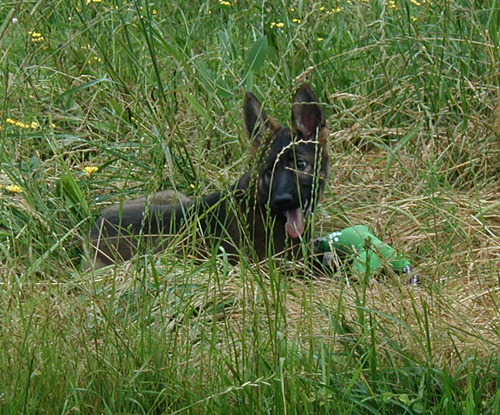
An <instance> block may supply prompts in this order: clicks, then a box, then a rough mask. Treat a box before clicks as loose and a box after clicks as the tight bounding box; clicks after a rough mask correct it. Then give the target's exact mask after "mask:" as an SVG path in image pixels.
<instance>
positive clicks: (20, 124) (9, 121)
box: [5, 118, 40, 130]
mask: <svg viewBox="0 0 500 415" xmlns="http://www.w3.org/2000/svg"><path fill="white" fill-rule="evenodd" d="M5 122H6V123H7V124H12V125H15V126H16V127H19V128H24V129H25V130H27V129H30V128H31V129H32V130H36V129H38V128H40V124H38V123H37V122H36V121H32V122H30V123H25V122H23V121H18V120H14V119H12V118H7V119H6V120H5Z"/></svg>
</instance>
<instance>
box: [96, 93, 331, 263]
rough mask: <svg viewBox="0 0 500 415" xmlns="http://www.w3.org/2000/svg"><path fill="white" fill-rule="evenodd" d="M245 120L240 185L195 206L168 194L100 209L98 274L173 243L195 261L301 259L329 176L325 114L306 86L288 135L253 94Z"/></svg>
mask: <svg viewBox="0 0 500 415" xmlns="http://www.w3.org/2000/svg"><path fill="white" fill-rule="evenodd" d="M243 116H244V125H245V129H246V132H247V134H248V136H249V137H250V138H251V139H252V140H253V141H252V149H251V150H252V151H251V153H252V162H251V165H250V168H249V169H248V170H247V172H246V173H245V174H244V175H243V176H242V177H241V178H240V179H239V180H238V182H237V183H236V184H235V185H234V186H232V187H230V188H229V189H226V190H224V191H219V192H215V193H211V194H208V195H205V196H202V197H199V198H195V199H193V200H191V199H189V198H187V197H185V196H184V195H182V194H178V193H176V192H173V191H169V190H167V191H163V192H159V193H156V194H153V195H151V196H150V197H148V198H140V199H135V200H131V201H128V202H123V203H120V204H117V205H114V206H111V207H109V208H107V209H105V210H104V212H103V213H102V216H101V217H100V218H99V219H98V220H97V222H96V225H95V226H94V227H93V228H92V230H91V245H92V247H93V248H94V263H95V266H96V267H97V268H99V267H102V266H106V265H110V264H113V263H118V262H122V261H126V260H129V259H131V258H132V257H133V256H134V255H135V254H137V253H145V252H151V250H152V251H154V252H160V251H162V250H164V249H166V248H167V247H168V246H170V245H172V244H176V249H179V248H178V246H182V247H183V248H181V249H188V248H189V249H193V247H194V252H195V255H196V256H198V257H201V256H204V255H210V253H211V252H214V251H218V252H220V251H221V250H222V251H224V252H225V254H226V255H228V257H229V259H230V260H231V262H233V263H234V262H237V261H238V258H239V256H240V255H245V256H247V257H249V258H250V259H251V260H254V261H262V260H264V259H266V258H269V257H272V256H274V255H277V254H283V253H285V252H286V253H287V255H290V254H291V255H296V256H301V251H302V249H301V242H302V243H308V241H309V239H310V232H311V230H310V229H309V228H310V226H309V224H308V219H309V215H310V214H311V212H313V211H314V209H315V207H316V205H317V203H318V201H319V198H320V196H321V194H322V193H323V189H324V187H325V183H326V180H327V177H328V150H327V138H328V130H327V127H326V122H325V117H324V115H323V110H322V108H321V106H320V104H319V102H318V100H317V98H316V96H315V95H314V93H313V91H312V89H311V88H310V87H309V86H308V85H307V84H304V85H302V86H301V87H300V88H299V89H298V90H297V91H296V93H295V96H294V99H293V104H292V117H291V118H292V128H291V129H290V128H288V127H285V126H282V125H280V124H279V123H278V122H277V121H276V120H275V119H273V118H272V117H269V116H268V115H267V114H266V113H265V112H264V111H263V109H262V106H261V103H260V102H259V100H258V99H257V98H256V97H255V95H254V94H252V93H250V92H247V93H246V95H245V100H244V104H243ZM195 228H196V230H195ZM183 230H186V232H182V231H183ZM182 235H189V236H188V238H187V240H186V238H183V237H182Z"/></svg>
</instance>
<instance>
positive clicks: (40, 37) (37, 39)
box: [28, 32, 45, 43]
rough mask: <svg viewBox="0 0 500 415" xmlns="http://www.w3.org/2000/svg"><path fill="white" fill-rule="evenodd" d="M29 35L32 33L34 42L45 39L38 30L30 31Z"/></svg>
mask: <svg viewBox="0 0 500 415" xmlns="http://www.w3.org/2000/svg"><path fill="white" fill-rule="evenodd" d="M28 34H29V35H31V41H32V42H35V43H36V42H43V41H44V40H45V37H44V36H43V35H42V34H41V33H38V32H28Z"/></svg>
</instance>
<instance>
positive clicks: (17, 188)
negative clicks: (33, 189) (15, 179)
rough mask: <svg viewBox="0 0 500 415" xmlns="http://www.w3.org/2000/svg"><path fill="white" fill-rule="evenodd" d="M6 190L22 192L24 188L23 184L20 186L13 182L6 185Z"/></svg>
mask: <svg viewBox="0 0 500 415" xmlns="http://www.w3.org/2000/svg"><path fill="white" fill-rule="evenodd" d="M5 190H7V191H8V192H10V193H22V192H23V188H22V187H21V186H18V185H17V184H11V185H9V186H5Z"/></svg>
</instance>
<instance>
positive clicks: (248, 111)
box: [243, 92, 271, 143]
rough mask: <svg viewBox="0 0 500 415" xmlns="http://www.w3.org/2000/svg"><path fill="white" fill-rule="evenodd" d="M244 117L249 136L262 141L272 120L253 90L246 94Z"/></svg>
mask: <svg viewBox="0 0 500 415" xmlns="http://www.w3.org/2000/svg"><path fill="white" fill-rule="evenodd" d="M243 117H244V119H245V129H246V132H247V134H248V136H249V137H250V138H253V139H254V140H255V141H256V142H257V143H260V142H261V141H262V137H263V136H264V134H265V132H266V131H267V130H269V129H270V128H271V120H270V118H269V117H268V116H267V114H266V113H265V112H264V110H263V109H262V106H261V105H260V102H259V100H258V99H257V98H256V97H255V95H254V94H252V93H251V92H247V93H246V94H245V102H244V103H243Z"/></svg>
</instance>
